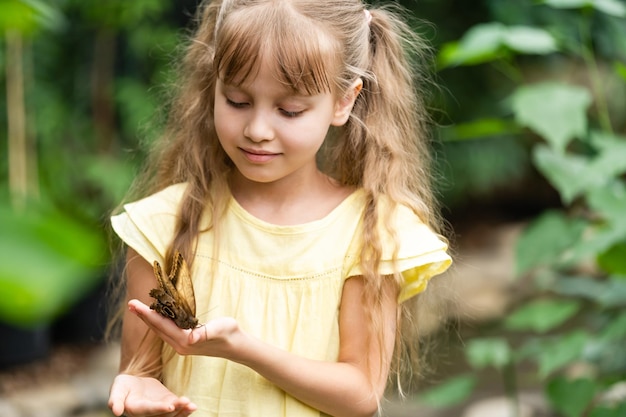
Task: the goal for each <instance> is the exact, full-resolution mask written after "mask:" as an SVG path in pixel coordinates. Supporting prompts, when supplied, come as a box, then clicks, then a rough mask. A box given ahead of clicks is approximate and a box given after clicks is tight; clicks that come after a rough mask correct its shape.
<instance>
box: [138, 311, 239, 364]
mask: <svg viewBox="0 0 626 417" xmlns="http://www.w3.org/2000/svg"><path fill="white" fill-rule="evenodd" d="M128 308H129V310H130V311H131V312H132V313H134V314H136V315H137V316H138V317H139V318H140V319H141V320H143V321H144V322H145V323H146V324H147V325H148V327H150V328H151V329H152V331H154V332H155V333H156V334H157V336H159V337H160V338H161V339H163V341H164V342H165V343H167V344H169V345H170V346H172V348H174V350H175V351H176V352H177V353H178V354H180V355H204V356H215V357H221V358H226V359H231V360H236V359H237V356H238V354H237V352H236V351H237V347H238V346H239V347H240V346H241V344H242V342H243V340H244V338H245V335H244V333H243V332H242V331H241V330H240V329H239V326H238V324H237V321H236V320H235V319H233V318H231V317H219V318H216V319H213V320H211V321H209V322H208V323H205V324H203V325H201V326H198V327H196V328H194V329H181V328H179V327H178V326H176V324H175V323H174V322H173V321H172V320H170V319H167V318H165V317H163V316H161V315H160V314H159V313H157V312H156V311H154V310H151V309H150V308H149V307H148V306H147V305H145V304H144V303H142V302H141V301H138V300H130V301H129V303H128Z"/></svg>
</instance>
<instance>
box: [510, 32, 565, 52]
mask: <svg viewBox="0 0 626 417" xmlns="http://www.w3.org/2000/svg"><path fill="white" fill-rule="evenodd" d="M502 41H503V43H504V45H506V46H508V47H509V48H510V49H512V50H513V51H516V52H520V53H524V54H541V55H543V54H549V53H552V52H556V51H557V50H558V48H557V44H556V40H555V39H554V37H553V36H552V35H551V34H550V32H547V31H545V30H543V29H538V28H534V27H530V26H511V27H509V28H507V30H506V31H505V32H504V34H503V40H502Z"/></svg>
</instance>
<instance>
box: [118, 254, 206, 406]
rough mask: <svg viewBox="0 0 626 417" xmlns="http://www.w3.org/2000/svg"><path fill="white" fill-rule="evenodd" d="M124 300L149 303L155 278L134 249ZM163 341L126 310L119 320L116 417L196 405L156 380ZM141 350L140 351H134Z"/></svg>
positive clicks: (127, 268) (127, 271)
mask: <svg viewBox="0 0 626 417" xmlns="http://www.w3.org/2000/svg"><path fill="white" fill-rule="evenodd" d="M125 275H126V278H127V281H126V282H127V287H126V301H127V302H128V300H130V299H139V300H141V301H142V302H144V303H148V302H150V297H149V295H148V294H149V292H150V289H152V288H154V287H155V286H156V285H157V284H156V279H155V277H154V273H153V271H152V267H151V266H150V264H149V263H148V262H146V261H145V260H144V259H143V258H142V257H141V256H139V254H137V252H135V251H134V250H133V249H130V248H129V249H128V252H127V255H126V271H125ZM162 344H163V341H162V340H161V338H159V337H158V336H157V335H156V334H155V333H154V332H152V331H149V327H148V326H146V324H145V323H144V322H143V321H142V320H140V319H139V318H138V317H137V316H136V315H135V314H132V313H131V312H130V311H129V310H128V309H127V310H126V311H125V313H124V318H123V322H122V341H121V358H120V374H119V375H118V376H117V377H116V378H115V380H114V381H113V385H112V386H111V393H110V396H109V408H111V411H113V414H114V415H116V416H119V415H122V414H123V413H128V414H129V415H131V414H132V415H137V416H143V415H150V416H179V417H183V416H188V415H189V414H191V413H192V412H193V411H195V409H196V406H195V405H194V404H193V403H192V402H191V401H190V400H189V399H188V398H185V397H178V396H176V395H175V394H173V393H172V392H171V391H169V390H168V389H167V388H166V387H165V386H163V384H161V382H160V381H159V380H158V378H159V375H160V372H161V369H160V368H161V347H162ZM138 352H140V353H139V354H137V353H138Z"/></svg>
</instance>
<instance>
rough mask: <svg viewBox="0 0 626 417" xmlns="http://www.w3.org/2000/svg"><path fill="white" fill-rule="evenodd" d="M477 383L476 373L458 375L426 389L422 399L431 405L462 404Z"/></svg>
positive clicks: (448, 405) (447, 405)
mask: <svg viewBox="0 0 626 417" xmlns="http://www.w3.org/2000/svg"><path fill="white" fill-rule="evenodd" d="M476 385H477V377H476V376H475V375H458V376H455V377H453V378H450V379H449V380H447V381H446V382H444V383H442V384H439V385H437V386H436V387H434V388H431V389H429V390H427V391H425V392H424V393H423V394H422V395H421V396H420V400H421V401H422V402H423V403H424V404H426V405H429V406H431V407H450V406H454V405H457V404H461V403H462V402H463V401H465V400H466V399H467V398H469V396H470V395H471V394H472V391H473V389H474V387H475V386H476Z"/></svg>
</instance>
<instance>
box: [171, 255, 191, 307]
mask: <svg viewBox="0 0 626 417" xmlns="http://www.w3.org/2000/svg"><path fill="white" fill-rule="evenodd" d="M170 280H171V282H172V284H174V287H175V288H176V291H177V292H178V295H179V296H180V297H179V298H180V300H181V304H183V306H184V307H185V309H186V310H187V311H189V312H190V313H191V315H192V316H195V315H196V296H195V294H194V291H193V283H192V282H191V275H190V274H189V267H188V266H187V262H185V259H184V258H183V256H182V255H181V254H180V252H176V255H175V256H174V265H173V266H172V272H170Z"/></svg>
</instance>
